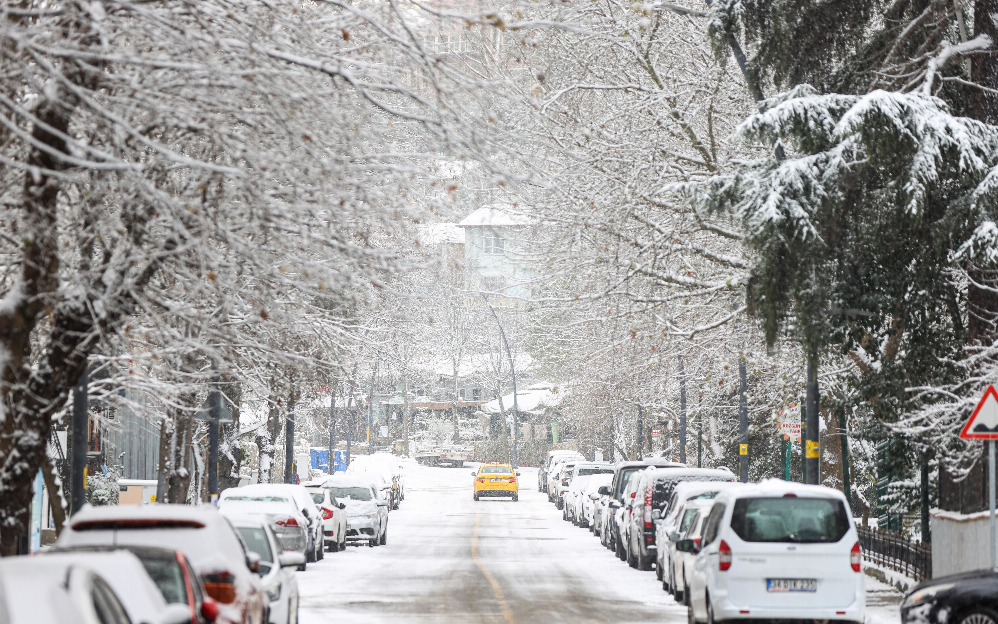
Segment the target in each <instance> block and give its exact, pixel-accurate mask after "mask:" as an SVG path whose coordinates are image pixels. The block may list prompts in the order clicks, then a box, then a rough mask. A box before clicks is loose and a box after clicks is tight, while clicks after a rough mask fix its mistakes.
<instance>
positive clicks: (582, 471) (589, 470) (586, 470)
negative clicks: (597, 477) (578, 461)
mask: <svg viewBox="0 0 998 624" xmlns="http://www.w3.org/2000/svg"><path fill="white" fill-rule="evenodd" d="M594 474H613V468H579V474H578V476H580V477H581V476H583V475H594Z"/></svg>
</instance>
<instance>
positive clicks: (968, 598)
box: [901, 570, 998, 624]
mask: <svg viewBox="0 0 998 624" xmlns="http://www.w3.org/2000/svg"><path fill="white" fill-rule="evenodd" d="M901 621H902V622H904V624H909V623H910V624H916V623H918V624H922V623H925V624H928V623H930V622H931V623H932V624H998V571H995V570H975V571H974V572H964V573H962V574H953V575H951V576H943V577H940V578H937V579H932V580H931V581H926V582H924V583H921V584H920V585H917V586H916V587H915V589H913V590H911V592H910V593H909V594H908V595H907V596H905V597H904V601H903V602H902V603H901Z"/></svg>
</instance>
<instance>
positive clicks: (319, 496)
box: [311, 492, 325, 505]
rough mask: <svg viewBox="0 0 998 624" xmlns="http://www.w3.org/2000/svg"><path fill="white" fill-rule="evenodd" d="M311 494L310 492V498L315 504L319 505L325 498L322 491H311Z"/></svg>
mask: <svg viewBox="0 0 998 624" xmlns="http://www.w3.org/2000/svg"><path fill="white" fill-rule="evenodd" d="M311 494H312V500H313V501H314V502H315V504H316V505H321V504H322V501H323V500H324V499H325V496H324V495H323V494H322V492H311Z"/></svg>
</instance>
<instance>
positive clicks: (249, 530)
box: [236, 526, 274, 574]
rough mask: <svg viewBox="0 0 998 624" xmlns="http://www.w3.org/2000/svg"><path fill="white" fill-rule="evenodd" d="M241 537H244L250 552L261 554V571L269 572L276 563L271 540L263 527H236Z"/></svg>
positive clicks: (262, 572) (263, 572)
mask: <svg viewBox="0 0 998 624" xmlns="http://www.w3.org/2000/svg"><path fill="white" fill-rule="evenodd" d="M236 532H237V533H239V537H241V538H243V542H245V543H246V548H248V549H249V550H250V552H255V553H256V554H258V555H260V573H261V574H267V573H268V572H270V567H271V565H272V564H273V563H274V553H273V552H271V550H270V540H268V539H267V532H266V531H265V530H264V529H263V527H246V526H241V527H236Z"/></svg>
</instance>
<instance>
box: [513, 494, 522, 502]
mask: <svg viewBox="0 0 998 624" xmlns="http://www.w3.org/2000/svg"><path fill="white" fill-rule="evenodd" d="M518 500H520V495H519V494H513V502H514V503H515V502H516V501H518Z"/></svg>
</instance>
